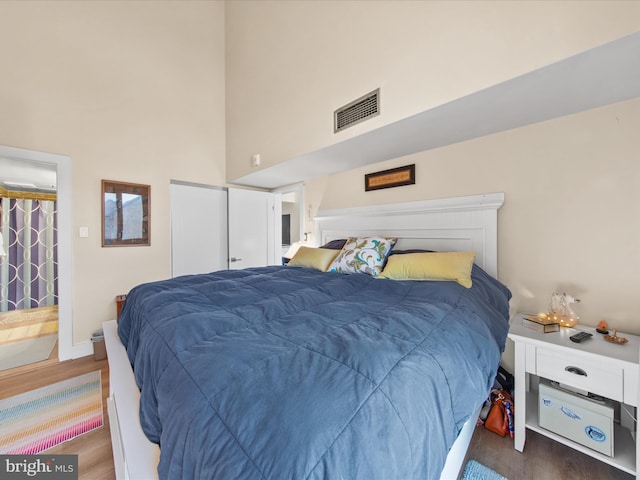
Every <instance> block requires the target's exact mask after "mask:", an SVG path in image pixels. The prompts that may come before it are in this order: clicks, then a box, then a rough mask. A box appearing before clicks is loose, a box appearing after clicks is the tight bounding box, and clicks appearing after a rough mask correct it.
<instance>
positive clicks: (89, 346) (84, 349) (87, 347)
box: [71, 342, 93, 359]
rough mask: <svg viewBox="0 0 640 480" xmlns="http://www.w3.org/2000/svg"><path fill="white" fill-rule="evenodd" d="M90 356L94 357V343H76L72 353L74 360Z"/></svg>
mask: <svg viewBox="0 0 640 480" xmlns="http://www.w3.org/2000/svg"><path fill="white" fill-rule="evenodd" d="M89 355H93V343H91V342H82V343H75V344H74V345H73V350H72V352H71V358H72V359H75V358H81V357H88V356H89Z"/></svg>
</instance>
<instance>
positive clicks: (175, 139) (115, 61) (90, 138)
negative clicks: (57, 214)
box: [0, 1, 225, 343]
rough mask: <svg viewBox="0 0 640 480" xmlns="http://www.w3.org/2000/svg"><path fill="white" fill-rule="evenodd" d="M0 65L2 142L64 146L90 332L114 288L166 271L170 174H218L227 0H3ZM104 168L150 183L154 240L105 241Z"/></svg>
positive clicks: (221, 174) (79, 319)
mask: <svg viewBox="0 0 640 480" xmlns="http://www.w3.org/2000/svg"><path fill="white" fill-rule="evenodd" d="M0 65H2V74H1V75H0V145H7V146H12V147H19V148H25V149H30V150H40V151H44V152H51V153H59V154H63V155H67V156H69V157H71V165H72V201H73V212H72V222H73V235H72V237H73V318H74V342H75V343H78V342H83V341H87V340H88V339H89V336H90V334H91V332H92V331H93V330H95V329H96V328H98V327H99V326H100V324H101V322H102V321H104V320H108V319H110V318H113V317H114V316H115V303H114V297H115V295H117V294H120V293H126V292H127V291H128V290H129V289H130V288H131V287H132V286H134V285H136V284H138V283H140V282H145V281H150V280H156V279H160V278H166V277H168V276H169V274H170V250H169V248H170V245H169V240H170V239H169V180H170V179H178V180H184V181H194V182H200V183H211V184H222V183H224V179H225V164H224V157H225V119H224V111H225V110H224V109H225V107H224V105H225V96H224V95H225V90H224V82H225V70H224V3H223V2H197V1H193V2H190V1H181V2H155V1H127V2H112V1H107V2H100V1H91V2H77V1H72V2H61V1H56V2H49V1H45V2H37V1H30V2H13V1H3V2H0ZM101 179H110V180H120V181H127V182H135V183H146V184H150V185H151V246H150V247H128V248H101V246H100V245H101V242H100V228H101V223H100V206H101V203H100V180H101ZM80 226H88V227H89V232H90V235H89V238H79V237H78V235H77V232H78V227H80Z"/></svg>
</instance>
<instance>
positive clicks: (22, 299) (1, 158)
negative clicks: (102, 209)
mask: <svg viewBox="0 0 640 480" xmlns="http://www.w3.org/2000/svg"><path fill="white" fill-rule="evenodd" d="M0 172H1V173H0V205H1V206H2V212H1V213H0V232H1V233H2V249H3V252H1V253H3V254H4V255H3V256H2V257H1V258H0V370H6V369H12V368H17V367H21V366H24V365H26V364H31V363H37V362H41V361H47V360H53V361H57V360H58V358H60V359H67V358H70V357H71V355H70V351H69V350H70V349H69V346H70V344H71V335H69V334H70V333H71V318H70V316H69V315H68V312H69V311H70V298H65V299H64V300H63V298H64V297H67V296H69V297H70V295H68V293H66V294H65V293H63V292H68V291H69V289H68V286H69V283H70V282H69V273H70V268H69V266H68V264H67V263H68V262H69V260H70V258H69V257H70V255H68V252H69V251H70V245H68V246H67V245H65V246H64V247H63V248H62V249H61V248H60V246H61V245H63V244H66V243H69V244H70V239H69V238H68V224H69V223H70V222H69V221H68V220H69V218H68V217H69V215H70V214H69V212H68V209H69V206H70V205H69V204H70V202H69V201H68V200H69V197H70V195H69V192H65V193H64V194H63V195H62V197H63V199H62V202H60V198H59V192H58V190H59V184H60V181H59V180H60V175H61V174H62V176H63V177H65V178H64V180H63V182H62V184H63V186H65V188H69V186H70V185H69V182H68V175H69V159H68V157H63V156H59V155H52V154H47V153H42V152H34V151H30V150H22V149H16V148H11V147H2V146H0ZM61 206H63V207H64V209H65V211H64V214H63V215H60V207H61ZM61 219H62V222H61ZM61 228H63V229H64V231H62V230H61ZM61 253H62V255H60V254H61ZM63 264H64V265H63ZM61 287H62V288H61ZM63 295H64V297H63ZM61 320H62V321H61ZM63 335H65V336H64V341H61V340H62V339H63ZM61 344H63V345H64V346H61ZM61 353H62V355H61Z"/></svg>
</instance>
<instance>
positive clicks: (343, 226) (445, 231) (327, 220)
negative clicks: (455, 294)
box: [315, 193, 504, 278]
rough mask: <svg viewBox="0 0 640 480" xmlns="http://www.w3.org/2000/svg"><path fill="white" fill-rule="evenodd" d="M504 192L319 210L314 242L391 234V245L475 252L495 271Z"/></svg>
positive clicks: (480, 263)
mask: <svg viewBox="0 0 640 480" xmlns="http://www.w3.org/2000/svg"><path fill="white" fill-rule="evenodd" d="M503 203H504V193H487V194H484V195H471V196H466V197H452V198H442V199H436V200H424V201H418V202H407V203H395V204H386V205H375V206H367V207H354V208H343V209H335V210H321V211H319V212H318V215H317V216H316V218H315V220H316V223H317V232H318V234H319V236H320V242H319V243H320V245H324V244H325V243H326V242H328V241H330V240H337V239H339V238H347V237H349V236H375V235H377V236H389V237H397V238H398V243H397V244H396V246H395V247H394V248H395V249H398V250H400V249H403V250H404V249H410V248H424V249H428V250H436V251H469V252H476V262H475V263H477V264H478V266H480V267H482V268H483V269H484V270H485V271H486V272H487V273H489V274H491V275H493V276H494V277H496V278H497V276H498V209H499V208H500V207H501V206H502V204H503Z"/></svg>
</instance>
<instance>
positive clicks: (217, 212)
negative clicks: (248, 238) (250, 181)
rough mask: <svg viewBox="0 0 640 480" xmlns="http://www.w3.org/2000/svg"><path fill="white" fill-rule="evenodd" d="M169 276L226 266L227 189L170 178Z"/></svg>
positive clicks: (204, 271) (214, 269)
mask: <svg viewBox="0 0 640 480" xmlns="http://www.w3.org/2000/svg"><path fill="white" fill-rule="evenodd" d="M170 204H171V276H172V277H177V276H180V275H189V274H196V273H208V272H214V271H217V270H226V269H227V259H228V251H227V189H226V188H222V187H215V186H210V185H199V184H193V183H182V182H177V181H172V182H171V188H170Z"/></svg>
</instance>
